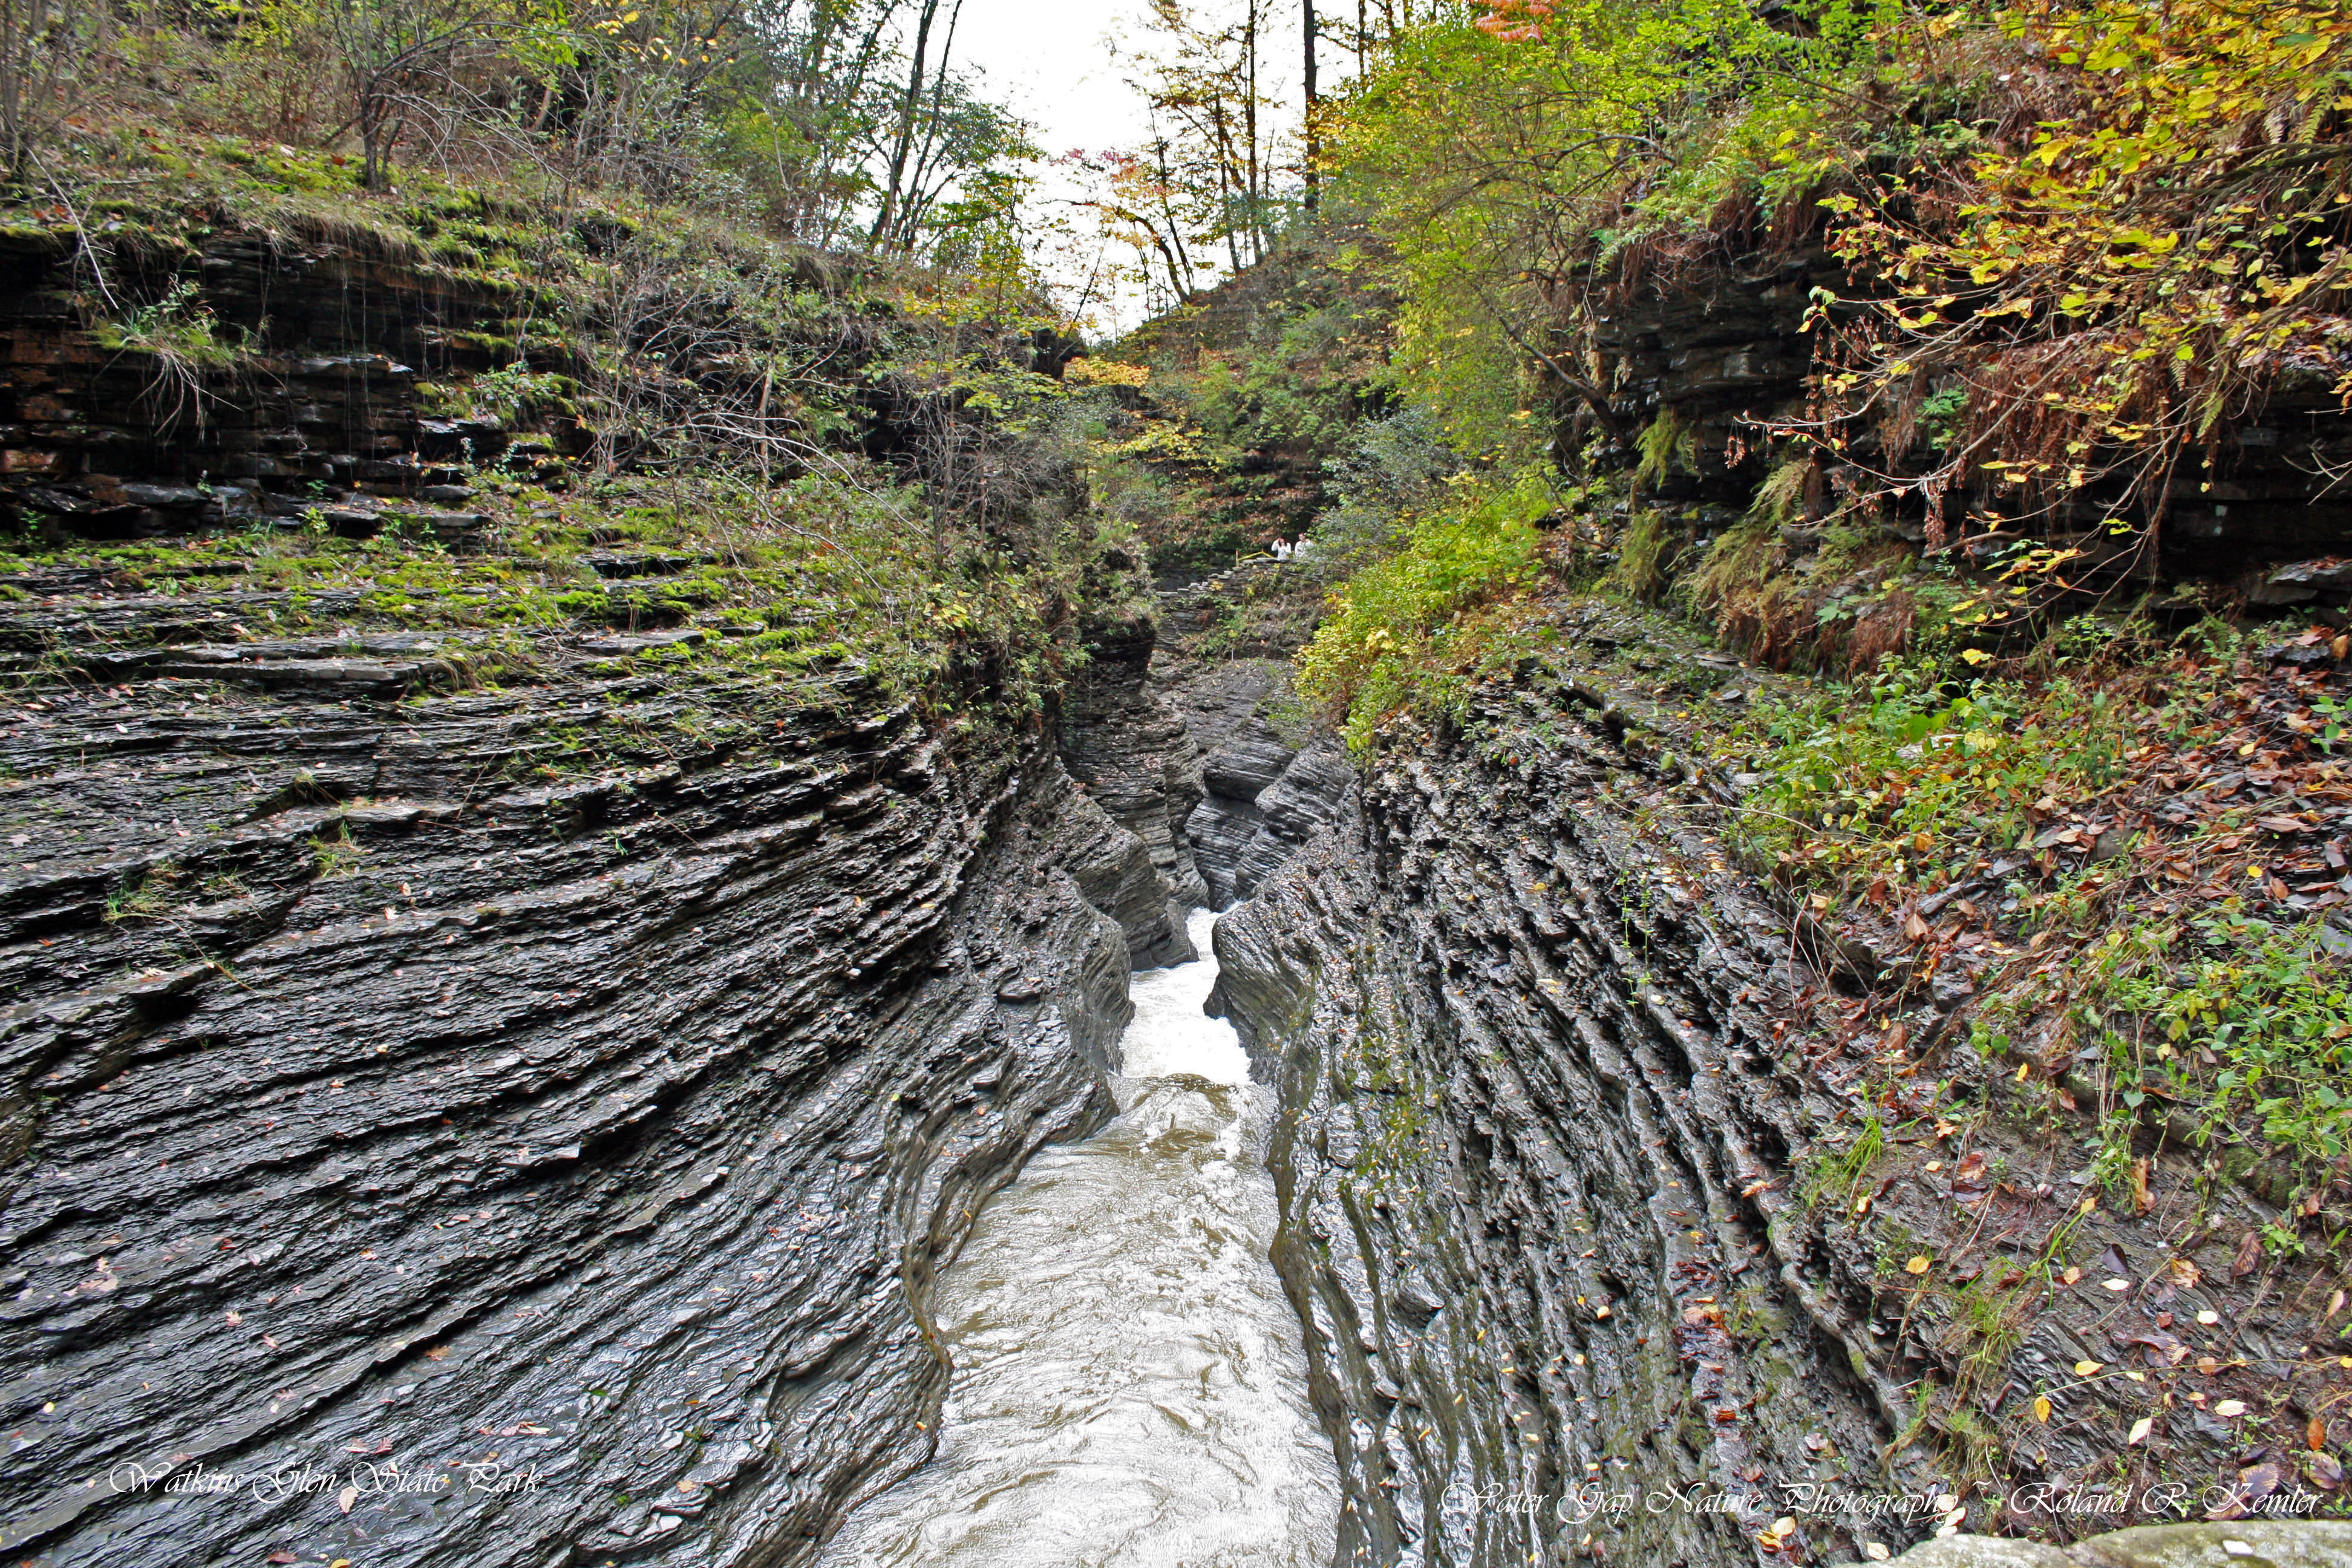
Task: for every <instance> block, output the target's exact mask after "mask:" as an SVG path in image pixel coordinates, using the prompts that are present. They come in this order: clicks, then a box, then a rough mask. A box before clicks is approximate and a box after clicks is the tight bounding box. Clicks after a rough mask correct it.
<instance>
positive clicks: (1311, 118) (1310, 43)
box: [1300, 0, 1322, 213]
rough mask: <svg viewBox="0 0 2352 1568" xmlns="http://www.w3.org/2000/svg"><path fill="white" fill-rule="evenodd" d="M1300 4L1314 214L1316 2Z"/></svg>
mask: <svg viewBox="0 0 2352 1568" xmlns="http://www.w3.org/2000/svg"><path fill="white" fill-rule="evenodd" d="M1300 4H1301V5H1303V6H1304V8H1305V10H1306V14H1307V15H1306V27H1305V29H1304V31H1305V33H1306V35H1307V122H1306V133H1307V211H1308V212H1310V213H1312V212H1313V211H1314V210H1315V209H1316V207H1317V205H1318V201H1317V197H1318V195H1319V193H1318V191H1317V189H1316V180H1317V175H1316V172H1315V162H1316V158H1317V156H1318V154H1319V153H1321V152H1322V146H1321V143H1320V142H1319V140H1318V137H1317V135H1316V126H1315V122H1316V121H1317V119H1318V115H1317V113H1316V97H1315V0H1300Z"/></svg>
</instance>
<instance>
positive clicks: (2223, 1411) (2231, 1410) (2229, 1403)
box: [2213, 1399, 2246, 1415]
mask: <svg viewBox="0 0 2352 1568" xmlns="http://www.w3.org/2000/svg"><path fill="white" fill-rule="evenodd" d="M2245 1413H2246V1402H2245V1401H2244V1400H2242V1399H2224V1400H2223V1401H2221V1404H2219V1405H2215V1406H2213V1414H2214V1415H2244V1414H2245Z"/></svg>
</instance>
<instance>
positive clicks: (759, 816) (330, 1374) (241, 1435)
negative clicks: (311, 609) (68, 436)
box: [0, 581, 1167, 1568]
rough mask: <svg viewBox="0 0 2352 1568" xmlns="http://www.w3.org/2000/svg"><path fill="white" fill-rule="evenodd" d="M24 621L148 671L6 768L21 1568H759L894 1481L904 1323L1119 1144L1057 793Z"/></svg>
mask: <svg viewBox="0 0 2352 1568" xmlns="http://www.w3.org/2000/svg"><path fill="white" fill-rule="evenodd" d="M20 586H28V588H29V593H30V598H29V602H20V603H19V604H18V605H17V606H16V608H17V610H18V611H19V612H20V613H21V614H22V615H24V616H36V617H48V618H49V619H51V620H61V621H79V623H80V624H82V625H84V626H89V625H92V624H95V623H96V622H98V621H100V620H108V624H109V625H110V626H112V627H113V628H114V631H115V632H116V633H118V634H121V635H122V636H123V637H130V634H131V632H133V631H136V630H138V629H139V628H141V627H144V628H145V629H146V630H147V631H149V632H152V630H153V629H154V627H155V626H156V624H158V621H159V618H161V617H176V619H174V620H173V623H172V624H173V625H174V626H182V627H183V629H182V631H181V632H180V633H178V634H175V635H176V637H177V640H176V642H173V643H172V645H171V646H172V647H174V648H176V652H175V653H174V654H173V657H172V658H162V657H160V656H158V657H155V658H148V657H147V656H146V654H145V653H144V652H142V656H141V658H139V659H127V660H124V661H121V668H110V670H109V672H108V673H107V674H106V675H105V676H104V677H103V679H105V680H108V681H110V682H114V683H115V684H113V685H111V686H108V687H104V688H99V687H95V686H93V685H92V684H91V683H90V682H89V681H87V680H82V681H78V682H77V683H76V684H75V685H74V686H73V687H72V688H71V689H66V688H61V687H58V686H48V687H45V688H42V689H40V693H39V694H38V695H37V696H35V697H30V698H24V699H22V700H20V701H19V703H18V704H17V705H16V706H15V707H14V708H13V709H12V710H10V711H8V712H7V713H6V714H5V720H0V722H5V729H0V762H5V767H6V770H7V772H6V775H5V777H6V782H5V793H0V818H5V820H4V821H0V840H5V845H6V848H5V873H0V976H4V977H5V994H7V995H8V996H9V997H10V998H12V1002H11V1004H10V1005H9V1006H8V1007H7V1008H6V1009H5V1012H0V1074H5V1077H4V1078H0V1136H5V1144H6V1150H7V1152H8V1153H9V1154H11V1155H13V1156H15V1157H14V1158H13V1159H12V1160H11V1161H10V1163H8V1164H7V1165H6V1166H5V1173H0V1182H4V1183H5V1189H0V1196H5V1217H4V1218H0V1226H5V1234H0V1274H5V1280H6V1292H5V1304H4V1305H0V1347H5V1348H0V1357H4V1358H5V1365H6V1366H7V1367H8V1368H9V1369H10V1371H9V1377H8V1381H7V1383H6V1384H5V1386H0V1404H5V1425H6V1429H7V1430H9V1431H10V1432H11V1433H12V1434H14V1438H13V1441H12V1443H11V1446H10V1449H9V1453H8V1455H7V1458H6V1459H5V1468H0V1519H5V1521H6V1536H5V1552H6V1553H7V1554H8V1557H9V1560H10V1561H11V1562H16V1561H22V1560H37V1561H39V1562H41V1563H45V1564H49V1563H55V1564H61V1565H62V1564H68V1563H108V1564H149V1563H153V1564H163V1563H195V1562H256V1563H257V1562H259V1561H261V1560H262V1559H263V1558H264V1557H266V1556H268V1555H270V1554H271V1553H273V1552H292V1553H294V1554H295V1556H296V1557H297V1558H299V1560H302V1561H327V1560H331V1559H332V1558H335V1557H339V1556H340V1557H347V1558H350V1559H351V1560H352V1561H353V1562H358V1563H368V1564H371V1565H375V1564H400V1563H437V1564H458V1563H463V1564H466V1565H467V1568H485V1565H490V1564H499V1563H516V1564H522V1563H532V1564H541V1563H551V1562H570V1561H583V1562H592V1561H593V1562H598V1563H602V1562H606V1561H614V1562H633V1563H686V1562H693V1563H752V1562H757V1563H793V1562H798V1561H802V1560H803V1558H804V1557H805V1556H806V1554H807V1553H808V1552H809V1550H810V1549H811V1548H812V1547H813V1545H814V1541H815V1540H816V1539H817V1538H818V1537H820V1536H821V1535H822V1534H823V1533H824V1532H825V1531H828V1530H829V1529H830V1528H831V1527H832V1525H833V1524H834V1522H835V1521H836V1520H837V1518H838V1517H839V1514H840V1512H841V1510H843V1508H844V1507H845V1504H846V1502H847V1501H848V1500H851V1499H852V1498H853V1497H854V1496H856V1495H857V1494H859V1493H861V1492H862V1491H864V1490H866V1489H870V1488H873V1487H876V1486H878V1485H881V1484H883V1483H885V1482H886V1481H887V1480H888V1479H891V1478H892V1477H894V1476H895V1475H896V1474H898V1473H899V1472H901V1471H903V1470H904V1468H906V1467H908V1466H909V1465H912V1464H914V1463H917V1462H919V1460H920V1459H921V1458H923V1456H924V1455H925V1454H926V1453H927V1452H928V1450H929V1445H930V1443H931V1441H932V1438H931V1436H930V1434H929V1432H928V1431H927V1430H926V1429H925V1428H926V1427H927V1426H936V1413H937V1409H938V1405H939V1402H940V1397H941V1394H942V1392H943V1389H944V1384H945V1373H944V1367H943V1364H942V1361H941V1358H940V1355H939V1353H938V1352H936V1351H935V1349H934V1346H933V1342H932V1336H931V1334H930V1331H929V1327H928V1325H927V1323H926V1321H925V1302H926V1300H927V1299H928V1294H929V1283H930V1279H931V1277H932V1272H933V1270H934V1269H935V1268H937V1267H938V1266H939V1264H940V1261H941V1260H942V1259H944V1258H948V1257H950V1256H951V1255H952V1253H953V1252H954V1250H955V1248H956V1247H957V1246H958V1245H959V1243H960V1241H961V1237H962V1236H963V1235H964V1234H965V1230H966V1227H967V1226H968V1225H969V1224H970V1221H971V1215H972V1213H973V1212H974V1211H975V1210H976V1209H977V1207H978V1206H979V1205H980V1203H981V1202H982V1199H983V1198H984V1197H985V1196H986V1194H988V1193H989V1192H990V1191H991V1190H992V1189H993V1188H994V1187H995V1186H996V1185H998V1184H1001V1183H1002V1182H1003V1181H1004V1180H1006V1179H1008V1178H1009V1177H1010V1175H1011V1174H1012V1173H1013V1172H1014V1171H1015V1170H1016V1169H1017V1168H1018V1167H1019V1165H1020V1163H1022V1161H1023V1160H1024V1158H1025V1157H1026V1156H1027V1154H1028V1153H1029V1152H1031V1151H1032V1150H1033V1149H1034V1148H1035V1147H1036V1146H1037V1145H1038V1144H1040V1143H1041V1142H1045V1141H1048V1140H1053V1139H1059V1138H1065V1137H1069V1136H1073V1135H1076V1134H1078V1133H1081V1132H1083V1131H1087V1130H1088V1129H1089V1128H1090V1127H1092V1126H1093V1125H1094V1124H1095V1123H1096V1122H1097V1121H1098V1120H1099V1119H1100V1118H1101V1117H1102V1116H1103V1115H1104V1114H1106V1112H1107V1111H1108V1108H1109V1101H1108V1098H1107V1096H1106V1094H1105V1092H1104V1090H1103V1088H1102V1084H1101V1079H1100V1076H1099V1072H1098V1070H1097V1069H1098V1068H1100V1067H1101V1066H1103V1065H1105V1064H1107V1063H1108V1062H1109V1060H1110V1055H1111V1053H1112V1052H1113V1051H1114V1050H1115V1048H1116V1040H1117V1037H1118V1031H1119V1029H1120V1027H1121V1026H1123V1024H1124V1022H1125V1019H1126V1016H1127V1012H1128V1006H1127V1002H1126V995H1125V984H1126V975H1127V971H1128V956H1127V945H1128V943H1127V940H1126V939H1127V934H1128V933H1123V932H1122V931H1121V930H1120V929H1119V927H1118V925H1117V924H1116V923H1115V922H1114V921H1112V920H1111V919H1110V918H1109V917H1108V916H1107V915H1106V914H1104V913H1103V912H1101V909H1099V908H1097V901H1094V900H1099V901H1100V903H1101V904H1102V906H1103V907H1106V908H1107V907H1111V906H1114V905H1116V906H1124V905H1127V904H1136V905H1138V906H1139V907H1144V908H1150V909H1153V910H1160V911H1164V906H1165V902H1166V897H1167V889H1166V884H1165V883H1164V881H1163V880H1161V879H1160V878H1159V877H1158V876H1157V875H1156V873H1154V872H1153V871H1152V870H1151V868H1150V857H1149V855H1148V853H1146V852H1145V850H1144V848H1143V847H1142V846H1141V845H1140V844H1139V843H1138V842H1137V841H1136V839H1135V838H1134V837H1132V836H1130V835H1129V834H1127V833H1125V832H1124V831H1123V830H1121V829H1119V828H1118V826H1116V825H1115V824H1113V823H1112V822H1111V821H1110V820H1109V818H1108V816H1105V815H1104V813H1103V812H1102V811H1101V810H1100V808H1099V807H1097V806H1096V805H1094V804H1093V803H1092V802H1091V801H1089V800H1087V799H1086V798H1085V797H1083V796H1081V795H1078V794H1077V793H1076V792H1075V791H1074V790H1073V789H1072V788H1071V786H1070V784H1069V783H1068V780H1067V778H1066V775H1065V774H1064V773H1063V772H1062V771H1061V768H1060V766H1059V764H1058V763H1057V762H1056V761H1055V758H1054V757H1053V756H1052V755H1051V753H1050V752H1046V753H1033V754H1028V755H1025V756H1003V755H1000V756H996V757H994V758H991V757H989V756H986V755H964V756H961V757H958V756H954V755H950V753H949V752H948V751H946V750H945V749H944V747H943V745H942V743H941V742H940V741H939V740H938V739H936V738H934V737H933V736H931V735H929V734H928V733H926V732H925V731H924V730H923V729H922V727H921V726H920V725H919V723H918V722H917V721H915V720H913V719H912V718H910V717H909V716H908V715H907V714H906V713H904V712H899V711H891V710H884V709H882V708H880V707H878V706H877V703H876V701H875V700H874V698H873V697H872V695H871V692H870V690H869V689H867V688H866V686H865V685H864V683H863V681H862V679H859V678H858V677H856V675H855V674H853V673H849V672H842V673H839V674H836V675H833V676H814V677H809V678H806V679H799V680H780V679H777V678H776V677H774V676H772V675H769V676H760V675H759V674H758V671H757V669H756V668H751V669H747V670H745V671H743V672H741V673H740V675H739V674H737V673H732V672H730V669H729V668H726V667H720V668H719V669H718V670H717V671H716V672H715V673H697V671H696V669H695V668H691V667H680V668H665V670H664V671H663V672H662V673H661V674H659V675H658V677H657V676H656V675H655V674H654V673H652V672H649V671H644V670H639V669H635V668H631V660H632V659H633V658H635V657H636V656H637V654H638V653H639V652H640V651H642V650H636V649H633V648H621V649H610V648H602V647H600V648H597V649H593V650H592V649H589V648H587V647H584V646H583V645H576V644H573V643H566V642H563V641H562V640H560V639H554V638H550V639H547V640H546V641H545V642H544V643H543V644H542V646H541V647H540V648H539V649H538V651H537V654H536V658H538V660H539V661H540V668H541V672H542V676H543V679H542V681H541V684H538V685H535V686H532V687H530V688H528V689H509V690H498V691H480V690H470V689H465V686H464V679H465V667H464V661H463V658H461V657H459V653H460V652H461V650H457V649H453V648H451V647H434V648H433V649H431V650H426V649H424V648H421V647H415V648H410V647H403V648H390V647H387V648H385V649H382V650H367V649H361V650H347V649H345V648H343V647H341V645H340V644H339V643H336V644H330V643H318V644H304V643H300V642H299V641H292V640H289V641H288V642H287V643H286V644H285V646H283V647H277V646H273V647H271V648H269V649H267V650H261V652H260V653H259V654H258V655H256V653H255V651H254V650H253V649H251V648H249V647H239V645H236V644H232V643H229V642H228V641H227V638H226V630H225V629H224V630H222V631H219V632H216V633H215V634H214V635H215V636H216V637H220V639H221V646H220V647H217V648H215V649H214V655H216V656H217V657H214V656H213V655H205V653H204V647H207V646H210V645H195V646H194V647H191V646H189V643H188V633H187V631H186V629H185V628H186V627H187V626H196V627H198V628H199V629H201V628H202V627H204V626H211V625H212V624H213V623H214V621H215V620H217V621H219V622H221V623H223V626H224V628H225V626H226V621H227V620H228V618H229V617H230V616H232V615H235V614H236V613H239V609H240V606H239V605H229V606H227V607H226V608H223V607H221V606H217V605H215V606H208V605H205V603H203V602H202V601H197V602H194V603H191V602H188V601H185V600H182V601H177V602H174V603H172V604H169V605H166V604H164V603H163V602H161V601H156V600H152V599H142V597H141V596H140V595H135V594H107V593H105V592H103V591H102V590H101V589H100V587H99V586H98V585H95V584H79V585H77V584H71V583H66V582H62V581H61V582H57V583H36V584H29V585H20ZM77 595H82V596H80V597H77ZM243 608H244V609H246V610H249V609H250V608H251V606H249V605H247V606H243ZM109 617H111V619H110V620H109ZM165 643H166V639H163V638H154V637H150V638H147V639H146V640H144V641H142V640H139V639H138V638H135V637H132V638H131V639H130V640H129V641H127V642H126V643H125V644H124V646H125V647H132V648H134V649H137V650H144V649H148V648H150V647H154V648H161V647H164V646H165ZM677 651H678V650H677V649H668V650H666V652H667V654H669V655H674V654H676V653H677ZM615 653H617V654H618V655H620V656H621V657H620V658H619V659H618V660H617V661H615V660H614V658H610V657H606V656H610V655H613V654H615ZM192 658H193V659H194V660H195V664H196V665H198V666H201V667H202V668H194V667H191V668H186V669H183V668H180V667H181V666H182V665H184V664H188V663H189V660H190V659H192ZM404 693H405V694H406V695H405V700H401V699H402V697H403V694H404ZM583 737H584V739H583ZM583 757H587V758H592V759H593V761H591V762H589V763H586V764H585V765H584V766H583V763H582V762H581V761H580V760H579V759H581V758H583ZM567 770H568V771H567ZM1130 883H1131V884H1133V885H1132V886H1129V884H1130ZM305 1473H307V1474H310V1475H312V1476H321V1475H323V1476H327V1477H330V1478H331V1480H330V1481H327V1482H315V1483H305V1485H306V1486H315V1487H316V1489H285V1490H280V1489H278V1487H277V1486H275V1485H274V1484H272V1483H269V1482H268V1481H266V1480H259V1481H257V1479H255V1478H266V1477H269V1476H273V1475H285V1476H300V1475H303V1474H305ZM224 1477H242V1478H246V1479H245V1481H244V1482H243V1484H238V1485H236V1486H235V1488H234V1489H233V1490H227V1491H211V1490H205V1489H204V1488H205V1486H206V1485H221V1484H223V1482H222V1481H221V1479H220V1478H224ZM205 1478H211V1479H210V1480H209V1481H207V1480H206V1479H205ZM174 1481H177V1482H178V1484H179V1488H193V1489H186V1490H184V1489H178V1488H175V1487H174V1486H173V1482H174Z"/></svg>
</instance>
